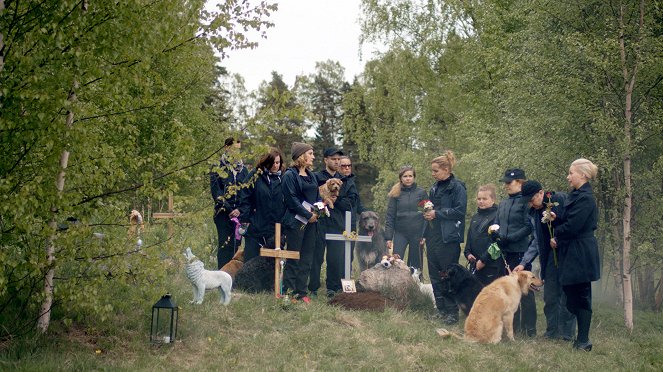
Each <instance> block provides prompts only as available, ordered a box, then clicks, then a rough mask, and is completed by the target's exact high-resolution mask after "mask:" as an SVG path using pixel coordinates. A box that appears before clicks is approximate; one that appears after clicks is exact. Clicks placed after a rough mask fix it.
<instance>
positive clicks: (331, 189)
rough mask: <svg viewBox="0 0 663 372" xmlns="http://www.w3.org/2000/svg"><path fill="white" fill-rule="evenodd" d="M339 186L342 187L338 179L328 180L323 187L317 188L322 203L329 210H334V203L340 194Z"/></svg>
mask: <svg viewBox="0 0 663 372" xmlns="http://www.w3.org/2000/svg"><path fill="white" fill-rule="evenodd" d="M341 186H343V181H341V180H339V179H338V178H330V179H328V180H327V182H325V184H324V185H321V186H320V187H319V190H320V197H321V198H322V201H323V202H325V204H326V205H328V206H329V208H331V209H334V201H335V200H336V198H338V194H339V193H340V192H341Z"/></svg>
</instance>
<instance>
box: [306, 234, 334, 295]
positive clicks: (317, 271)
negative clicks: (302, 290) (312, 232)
mask: <svg viewBox="0 0 663 372" xmlns="http://www.w3.org/2000/svg"><path fill="white" fill-rule="evenodd" d="M317 225H318V233H317V234H316V237H315V249H314V252H313V260H312V263H311V272H310V274H309V281H308V290H309V291H310V292H317V291H318V289H320V276H321V275H322V263H323V262H325V249H326V247H327V241H326V240H325V234H326V232H327V227H326V226H325V225H324V223H321V222H318V223H317ZM327 275H329V274H327Z"/></svg>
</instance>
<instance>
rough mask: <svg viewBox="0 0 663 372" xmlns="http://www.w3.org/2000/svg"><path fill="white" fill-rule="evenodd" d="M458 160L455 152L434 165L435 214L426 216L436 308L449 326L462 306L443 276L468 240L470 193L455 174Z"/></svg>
mask: <svg viewBox="0 0 663 372" xmlns="http://www.w3.org/2000/svg"><path fill="white" fill-rule="evenodd" d="M455 165H456V156H455V155H454V153H453V152H452V151H451V150H447V151H445V152H444V154H442V155H440V156H438V157H436V158H435V159H433V160H432V161H431V175H432V176H433V178H434V179H435V184H434V185H433V187H431V189H430V192H429V194H428V196H429V199H430V201H431V202H432V203H433V210H431V211H426V212H424V219H425V220H426V221H428V223H426V224H425V225H424V226H425V232H424V236H425V237H426V248H427V249H426V258H427V259H428V272H429V273H431V275H430V281H431V284H432V285H433V294H434V295H435V305H436V307H437V310H438V311H439V312H440V316H441V318H442V320H443V322H444V323H445V324H448V325H451V324H456V323H458V306H457V305H456V301H455V300H454V298H453V296H450V295H449V294H448V292H447V291H445V290H444V287H443V286H442V281H441V278H440V277H439V275H434V274H433V273H439V272H440V271H444V270H446V268H447V266H449V264H452V263H458V258H459V257H460V243H462V242H463V241H464V238H465V212H466V210H467V190H466V189H465V184H464V183H463V182H462V181H460V180H458V179H457V178H456V177H455V176H454V174H453V168H454V166H455Z"/></svg>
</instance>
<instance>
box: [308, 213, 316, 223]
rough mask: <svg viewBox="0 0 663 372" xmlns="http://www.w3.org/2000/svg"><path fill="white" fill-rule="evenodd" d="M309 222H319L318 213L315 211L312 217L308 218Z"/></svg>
mask: <svg viewBox="0 0 663 372" xmlns="http://www.w3.org/2000/svg"><path fill="white" fill-rule="evenodd" d="M308 222H310V223H314V222H318V215H317V214H315V213H313V215H312V216H311V218H309V219H308Z"/></svg>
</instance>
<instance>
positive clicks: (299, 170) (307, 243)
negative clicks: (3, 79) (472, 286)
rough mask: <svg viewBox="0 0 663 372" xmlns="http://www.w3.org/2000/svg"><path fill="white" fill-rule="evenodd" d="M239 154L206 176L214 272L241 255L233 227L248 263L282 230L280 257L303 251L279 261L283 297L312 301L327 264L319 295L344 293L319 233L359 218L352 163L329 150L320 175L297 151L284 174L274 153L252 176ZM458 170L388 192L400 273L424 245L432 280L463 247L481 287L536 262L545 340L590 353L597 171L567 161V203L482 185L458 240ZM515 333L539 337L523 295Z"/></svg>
mask: <svg viewBox="0 0 663 372" xmlns="http://www.w3.org/2000/svg"><path fill="white" fill-rule="evenodd" d="M240 146H241V143H240V142H239V141H238V140H236V139H233V138H229V139H228V140H226V152H225V154H224V156H223V157H222V159H221V169H224V170H225V172H223V173H225V175H224V176H221V175H220V174H219V173H218V172H211V190H212V196H213V197H214V200H215V202H216V204H215V214H214V221H215V224H216V226H217V231H218V238H219V247H218V255H217V257H218V265H219V268H221V267H222V266H223V265H225V264H226V263H227V262H228V261H229V260H230V259H231V258H232V256H233V254H234V253H235V252H236V250H237V249H238V248H239V244H240V243H241V241H240V240H239V239H237V234H236V231H237V228H238V224H244V225H247V224H248V229H247V231H246V234H245V239H246V240H245V244H244V261H245V262H246V261H248V260H249V259H251V258H253V257H256V256H258V255H259V248H260V247H273V246H274V244H273V239H274V225H275V223H281V224H282V226H283V233H284V235H285V240H286V244H287V247H288V249H289V250H294V251H298V252H299V253H300V258H299V260H288V261H287V262H286V265H285V270H284V279H283V285H284V289H285V290H288V291H291V292H292V293H293V295H294V298H295V299H297V300H301V301H303V302H305V303H308V302H310V298H309V296H310V295H314V296H317V294H318V291H319V289H320V287H321V281H320V278H321V268H322V264H323V263H324V262H326V264H327V266H326V269H327V275H326V283H325V284H326V285H325V288H326V294H327V296H333V295H334V294H335V293H337V292H339V291H340V290H341V278H342V276H343V267H344V256H343V254H344V252H343V249H342V246H343V243H342V242H335V241H326V240H325V239H324V235H325V234H326V233H337V234H340V233H342V232H343V230H344V225H345V222H344V219H345V212H346V211H350V212H352V216H353V218H354V216H356V215H357V214H358V213H360V212H362V211H363V210H364V208H363V206H362V205H361V202H360V199H359V194H358V192H357V186H356V184H355V181H354V174H353V173H352V161H351V159H350V158H349V157H347V156H345V154H344V153H343V151H341V150H339V149H335V148H330V149H326V150H325V151H324V164H325V167H324V169H322V170H321V171H319V172H313V171H312V167H313V161H314V160H315V155H314V152H313V147H312V146H311V145H308V144H305V143H299V142H295V143H293V144H292V148H291V160H292V163H291V165H290V166H289V167H288V168H286V167H285V165H284V163H285V160H284V158H283V154H282V153H281V152H280V151H279V150H278V149H275V148H272V149H270V151H269V152H268V153H267V154H265V155H264V156H263V157H262V158H261V159H260V161H259V162H258V164H257V165H256V168H255V169H253V170H252V171H251V172H249V171H248V170H247V169H246V167H245V166H244V164H243V163H242V162H241V160H238V158H237V156H235V159H234V160H233V159H231V156H230V155H232V154H233V153H236V151H237V150H238V149H239V148H240ZM455 165H456V157H455V155H454V153H453V152H452V151H450V150H447V151H445V152H444V153H443V154H442V155H440V156H438V157H436V158H434V159H433V160H432V161H431V165H430V172H431V175H432V177H433V179H434V180H435V182H434V184H433V185H432V186H431V187H430V189H429V190H428V192H426V191H425V190H424V189H422V188H420V187H418V186H417V184H416V182H415V180H416V172H415V169H414V168H413V167H412V166H403V167H402V168H401V169H400V171H399V182H397V183H396V184H395V185H394V186H393V187H392V189H391V190H390V192H389V201H388V206H387V213H386V219H385V239H386V242H387V247H388V248H389V249H390V250H393V253H395V254H398V255H400V256H401V257H404V258H406V259H407V262H408V265H410V266H414V267H417V268H421V266H422V265H423V257H422V255H423V249H422V247H423V245H424V244H425V247H426V250H425V256H426V259H427V265H428V272H429V273H439V272H441V271H443V270H445V268H446V267H447V266H448V265H450V264H452V263H458V261H459V258H460V254H461V243H464V242H465V240H467V242H466V243H465V249H464V251H463V253H464V256H465V258H466V259H467V261H468V263H469V265H470V266H471V269H472V271H473V273H474V275H475V276H476V277H477V278H478V279H479V280H480V281H481V282H482V283H483V284H484V285H488V284H490V283H491V282H492V281H493V280H495V279H497V278H498V277H500V276H503V275H508V273H509V272H510V271H521V270H531V269H532V262H533V261H534V259H535V258H536V257H537V256H538V257H539V262H540V265H541V278H542V279H543V280H544V282H545V287H544V314H545V316H546V332H545V334H544V336H545V337H547V338H551V339H562V340H568V341H571V340H574V343H573V346H574V347H575V348H576V349H580V350H585V351H590V350H591V349H592V343H591V342H590V340H589V329H590V324H591V317H592V301H591V299H592V296H591V282H592V281H596V280H598V279H599V275H600V267H599V254H598V244H597V241H596V238H595V237H594V231H595V230H596V228H597V222H598V211H597V207H596V202H595V199H594V196H593V194H592V187H591V185H590V183H589V181H590V180H592V179H594V178H595V177H596V175H597V172H598V168H597V167H596V166H595V165H594V164H593V163H592V162H591V161H589V160H587V159H582V158H581V159H577V160H576V161H574V162H573V163H572V164H571V166H570V167H569V173H568V176H567V181H568V182H569V185H570V187H571V191H570V192H568V193H555V192H552V191H547V190H545V189H544V188H543V187H542V185H541V184H540V183H539V182H537V181H534V180H527V178H526V176H525V172H524V171H523V170H521V169H517V168H513V169H507V170H506V172H505V174H504V177H503V178H502V179H501V182H502V183H503V184H504V187H505V191H506V192H507V194H508V197H507V198H505V199H504V200H502V201H501V202H500V203H499V204H496V202H497V196H496V187H495V186H494V185H492V184H488V185H482V186H480V187H479V188H478V191H477V194H476V195H477V196H476V200H477V212H476V214H474V215H473V216H472V218H471V220H470V223H469V227H468V229H467V239H465V215H466V209H467V189H466V186H465V184H464V183H463V182H462V181H461V180H459V179H458V178H456V177H455V175H454V173H453V169H454V167H455ZM330 178H339V179H341V180H342V181H343V185H342V187H341V190H340V192H339V195H338V196H337V197H336V199H335V201H334V208H333V209H330V210H329V212H330V215H329V216H328V217H327V216H320V215H319V214H318V213H317V212H316V210H315V209H312V208H310V205H313V204H314V203H316V202H318V201H320V194H319V189H318V187H319V186H320V185H322V184H324V183H325V182H326V181H327V180H328V179H330ZM352 226H356V221H353V222H352ZM493 242H497V245H498V247H499V250H498V252H499V254H498V255H496V254H495V252H494V251H493V252H491V251H490V250H489V247H490V246H491V244H493ZM406 252H407V255H406ZM430 280H431V283H432V287H433V293H434V296H435V304H436V307H437V309H438V311H439V314H440V318H441V319H442V321H443V322H444V323H446V324H455V323H457V322H458V315H459V312H458V306H457V304H456V303H455V300H454V298H453V296H452V295H451V294H450V293H449V292H448V291H446V290H445V289H444V286H443V285H442V279H441V278H440V277H439V275H433V274H431V275H430ZM576 326H577V335H576V337H575V339H574V335H573V333H574V328H575V327H576ZM514 329H515V330H516V331H520V332H521V333H522V334H524V335H527V336H535V335H536V304H535V300H534V294H533V292H530V294H529V295H527V296H523V298H522V301H521V307H520V310H519V311H518V312H517V313H516V314H515V316H514Z"/></svg>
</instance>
